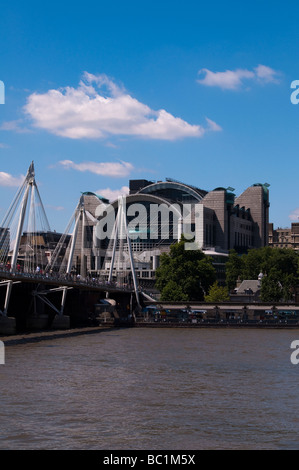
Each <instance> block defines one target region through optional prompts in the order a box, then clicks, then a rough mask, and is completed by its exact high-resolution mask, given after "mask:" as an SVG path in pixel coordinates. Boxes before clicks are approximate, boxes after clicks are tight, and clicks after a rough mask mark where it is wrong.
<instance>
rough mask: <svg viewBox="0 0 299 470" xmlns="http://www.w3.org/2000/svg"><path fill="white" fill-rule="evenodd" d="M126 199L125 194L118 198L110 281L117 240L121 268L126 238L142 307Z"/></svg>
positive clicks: (109, 279) (135, 287)
mask: <svg viewBox="0 0 299 470" xmlns="http://www.w3.org/2000/svg"><path fill="white" fill-rule="evenodd" d="M125 201H126V197H125V196H120V197H119V198H118V212H117V216H116V220H115V224H114V228H113V232H112V237H111V238H112V240H111V242H112V243H113V249H112V258H111V263H110V270H109V276H108V282H111V281H112V275H113V269H114V265H115V257H116V249H117V242H118V241H119V247H118V253H119V259H118V261H119V266H117V267H116V269H117V268H120V264H121V257H122V256H123V249H124V240H126V242H127V245H128V253H129V260H130V267H131V273H132V278H133V284H134V291H135V296H136V301H137V305H138V307H140V300H139V290H138V283H137V277H136V271H135V265H134V258H133V252H132V246H131V238H130V235H129V230H128V223H127V215H126V210H125V207H126V204H125Z"/></svg>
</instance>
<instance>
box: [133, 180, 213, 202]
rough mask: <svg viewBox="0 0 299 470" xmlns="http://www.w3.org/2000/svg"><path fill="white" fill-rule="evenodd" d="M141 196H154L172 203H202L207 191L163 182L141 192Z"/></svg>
mask: <svg viewBox="0 0 299 470" xmlns="http://www.w3.org/2000/svg"><path fill="white" fill-rule="evenodd" d="M139 194H154V195H156V196H160V197H163V198H165V199H168V200H171V201H180V202H184V201H188V200H189V201H190V200H191V201H192V200H196V201H201V200H202V198H203V197H204V196H205V195H206V194H207V192H206V191H203V190H201V189H197V188H193V187H190V186H188V185H187V184H184V183H179V182H174V181H161V182H158V183H153V184H150V185H149V186H146V187H145V188H142V189H141V190H140V191H139Z"/></svg>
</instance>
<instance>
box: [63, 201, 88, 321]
mask: <svg viewBox="0 0 299 470" xmlns="http://www.w3.org/2000/svg"><path fill="white" fill-rule="evenodd" d="M74 215H75V225H74V229H73V233H72V236H71V246H70V252H69V256H68V260H67V266H66V272H65V274H70V273H71V270H72V267H73V259H74V252H75V246H76V242H77V238H78V229H79V224H80V222H81V224H82V240H81V260H82V259H83V250H84V222H85V208H84V197H83V196H81V197H80V200H79V203H78V205H77V207H76V210H75V214H74ZM81 265H82V261H81ZM66 294H67V287H64V288H63V291H62V299H61V305H60V315H63V311H64V306H65V301H66Z"/></svg>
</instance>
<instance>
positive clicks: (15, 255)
mask: <svg viewBox="0 0 299 470" xmlns="http://www.w3.org/2000/svg"><path fill="white" fill-rule="evenodd" d="M29 189H30V184H29V183H28V184H27V188H26V191H25V194H24V197H23V201H22V207H21V212H20V217H19V222H18V228H17V235H16V243H15V246H14V251H13V256H12V260H11V268H10V272H14V271H15V269H16V264H17V258H18V253H19V247H20V240H21V235H22V231H23V225H24V219H25V214H26V208H27V201H28V193H29ZM11 289H12V281H9V283H8V284H7V288H6V296H5V302H4V310H3V315H4V316H6V315H7V309H8V305H9V300H10V294H11Z"/></svg>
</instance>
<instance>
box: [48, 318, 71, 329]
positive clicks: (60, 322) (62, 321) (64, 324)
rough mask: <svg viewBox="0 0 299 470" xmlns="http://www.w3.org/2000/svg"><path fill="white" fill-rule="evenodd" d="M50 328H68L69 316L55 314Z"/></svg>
mask: <svg viewBox="0 0 299 470" xmlns="http://www.w3.org/2000/svg"><path fill="white" fill-rule="evenodd" d="M51 328H52V329H54V330H68V329H69V328H70V317H69V316H67V315H55V317H54V320H53V322H52V325H51Z"/></svg>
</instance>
